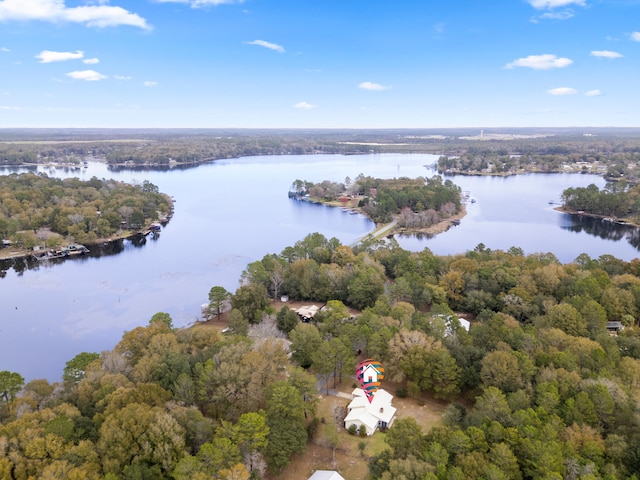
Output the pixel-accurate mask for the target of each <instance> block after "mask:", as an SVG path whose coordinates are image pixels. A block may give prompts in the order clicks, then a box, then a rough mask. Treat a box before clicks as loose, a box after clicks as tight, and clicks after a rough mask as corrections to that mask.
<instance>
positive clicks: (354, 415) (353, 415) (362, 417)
mask: <svg viewBox="0 0 640 480" xmlns="http://www.w3.org/2000/svg"><path fill="white" fill-rule="evenodd" d="M354 420H357V421H359V422H360V423H362V424H363V425H366V426H367V427H368V430H371V431H373V430H375V429H376V428H377V427H378V419H377V418H376V417H374V416H373V415H372V414H371V413H370V412H369V411H368V410H367V409H366V408H354V409H353V410H351V411H350V412H349V413H348V415H347V416H346V417H345V418H344V423H345V424H347V423H349V422H352V421H354Z"/></svg>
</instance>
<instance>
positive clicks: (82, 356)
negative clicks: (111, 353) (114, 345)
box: [62, 352, 100, 383]
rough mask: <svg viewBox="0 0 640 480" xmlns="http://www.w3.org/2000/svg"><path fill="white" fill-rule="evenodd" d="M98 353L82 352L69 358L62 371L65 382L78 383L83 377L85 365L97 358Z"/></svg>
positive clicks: (98, 356)
mask: <svg viewBox="0 0 640 480" xmlns="http://www.w3.org/2000/svg"><path fill="white" fill-rule="evenodd" d="M99 358H100V355H99V354H97V353H89V352H82V353H79V354H78V355H76V356H75V357H73V358H72V359H71V360H69V361H68V362H67V363H66V365H65V367H64V371H63V373H62V378H63V380H64V381H65V382H71V383H78V382H79V381H80V380H82V379H83V378H84V373H85V371H86V369H87V365H89V364H90V363H91V362H93V361H95V360H98V359H99Z"/></svg>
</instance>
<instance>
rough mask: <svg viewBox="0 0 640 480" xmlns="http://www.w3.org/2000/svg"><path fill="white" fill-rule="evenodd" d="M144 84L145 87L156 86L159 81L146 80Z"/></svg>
mask: <svg viewBox="0 0 640 480" xmlns="http://www.w3.org/2000/svg"><path fill="white" fill-rule="evenodd" d="M142 84H143V85H144V86H145V87H155V86H156V85H158V82H153V81H148V80H147V81H146V82H142Z"/></svg>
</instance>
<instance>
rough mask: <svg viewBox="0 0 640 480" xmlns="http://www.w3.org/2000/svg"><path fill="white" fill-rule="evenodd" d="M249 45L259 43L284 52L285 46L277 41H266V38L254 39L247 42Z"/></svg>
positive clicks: (261, 45)
mask: <svg viewBox="0 0 640 480" xmlns="http://www.w3.org/2000/svg"><path fill="white" fill-rule="evenodd" d="M247 44H249V45H258V46H260V47H264V48H268V49H269V50H274V51H276V52H278V53H284V51H285V50H284V47H282V46H281V45H278V44H277V43H271V42H265V41H264V40H253V41H251V42H247Z"/></svg>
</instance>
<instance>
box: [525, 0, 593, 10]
mask: <svg viewBox="0 0 640 480" xmlns="http://www.w3.org/2000/svg"><path fill="white" fill-rule="evenodd" d="M528 1H529V5H531V6H532V7H533V8H535V9H537V10H551V9H552V8H560V7H566V6H568V5H578V6H580V7H585V6H586V5H587V2H585V0H528Z"/></svg>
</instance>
